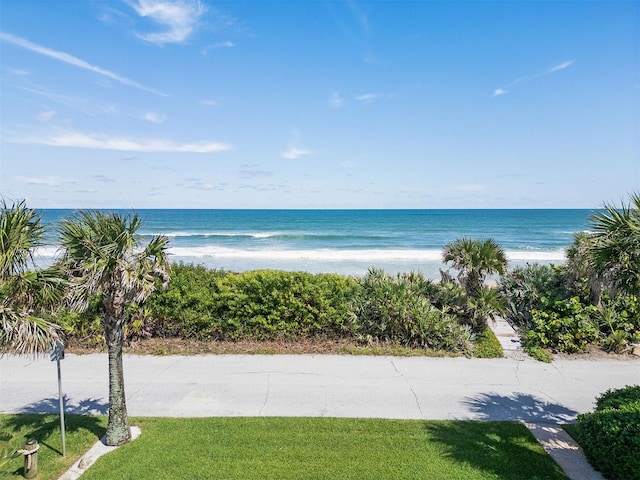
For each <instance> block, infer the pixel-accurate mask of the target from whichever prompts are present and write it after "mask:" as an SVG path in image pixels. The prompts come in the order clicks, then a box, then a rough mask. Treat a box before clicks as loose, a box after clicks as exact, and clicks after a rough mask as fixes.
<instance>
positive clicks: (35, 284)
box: [0, 201, 64, 355]
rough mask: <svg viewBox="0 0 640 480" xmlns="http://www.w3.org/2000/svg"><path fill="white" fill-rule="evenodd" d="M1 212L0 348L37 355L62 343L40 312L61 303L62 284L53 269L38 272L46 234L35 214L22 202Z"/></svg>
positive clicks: (52, 326) (52, 324) (6, 207)
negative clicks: (39, 252) (38, 257)
mask: <svg viewBox="0 0 640 480" xmlns="http://www.w3.org/2000/svg"><path fill="white" fill-rule="evenodd" d="M0 208H1V212H0V348H1V349H2V351H10V352H13V353H18V354H31V355H37V354H40V353H44V352H46V351H48V350H49V348H50V346H51V344H52V343H53V342H54V341H56V340H58V339H59V331H60V329H59V327H58V326H57V325H55V324H54V323H52V322H49V321H47V320H46V319H44V318H43V316H42V314H43V313H45V312H46V311H47V310H49V309H51V308H53V306H54V305H55V304H56V303H57V302H58V301H59V300H60V298H61V296H62V293H63V291H64V280H63V279H62V276H61V275H60V274H59V272H57V271H56V269H55V268H47V269H43V270H38V269H37V268H36V265H35V262H34V258H33V254H34V250H35V249H36V248H37V247H39V246H41V245H42V237H43V234H44V227H43V225H42V222H41V220H40V216H39V215H38V214H37V212H36V211H35V210H32V209H30V208H27V206H26V203H25V202H24V201H20V202H18V203H14V204H12V205H7V203H6V202H5V201H3V202H2V206H1V207H0Z"/></svg>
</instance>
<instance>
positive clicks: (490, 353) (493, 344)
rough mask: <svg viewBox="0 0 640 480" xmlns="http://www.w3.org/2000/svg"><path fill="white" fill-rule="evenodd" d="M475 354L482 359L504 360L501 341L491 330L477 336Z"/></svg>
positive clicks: (488, 329)
mask: <svg viewBox="0 0 640 480" xmlns="http://www.w3.org/2000/svg"><path fill="white" fill-rule="evenodd" d="M474 353H475V356H476V357H480V358H502V357H504V351H503V350H502V345H500V341H499V340H498V339H497V338H496V335H495V333H493V330H491V329H490V328H487V329H486V330H484V331H483V332H480V333H478V334H476V338H475V341H474Z"/></svg>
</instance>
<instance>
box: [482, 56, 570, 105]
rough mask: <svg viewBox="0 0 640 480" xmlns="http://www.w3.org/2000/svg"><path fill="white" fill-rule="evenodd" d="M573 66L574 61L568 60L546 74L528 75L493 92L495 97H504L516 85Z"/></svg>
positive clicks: (548, 70)
mask: <svg viewBox="0 0 640 480" xmlns="http://www.w3.org/2000/svg"><path fill="white" fill-rule="evenodd" d="M571 65H573V60H566V61H564V62H562V63H559V64H558V65H556V66H554V67H551V68H549V69H547V70H545V71H544V72H541V73H535V74H533V75H527V76H524V77H519V78H516V79H515V80H514V81H513V82H511V83H510V84H509V85H507V86H506V87H504V88H496V89H495V90H494V91H493V96H494V97H497V96H499V95H504V94H505V93H508V90H507V88H510V87H515V86H516V85H518V84H520V83H522V82H527V81H529V80H533V79H535V78H540V77H544V76H546V75H550V74H552V73H555V72H558V71H560V70H564V69H565V68H569V67H570V66H571Z"/></svg>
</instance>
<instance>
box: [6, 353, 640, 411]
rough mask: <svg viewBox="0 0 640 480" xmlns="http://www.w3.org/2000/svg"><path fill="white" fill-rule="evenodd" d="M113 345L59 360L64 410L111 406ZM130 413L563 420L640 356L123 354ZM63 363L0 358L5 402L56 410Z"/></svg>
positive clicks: (638, 368) (636, 365) (628, 371)
mask: <svg viewBox="0 0 640 480" xmlns="http://www.w3.org/2000/svg"><path fill="white" fill-rule="evenodd" d="M107 369H108V367H107V357H106V354H93V355H67V356H66V358H65V359H64V360H62V361H61V371H62V387H63V393H64V395H65V399H66V411H67V412H68V413H72V412H75V413H106V412H107V409H108V378H107ZM124 370H125V384H126V396H127V407H128V411H129V414H130V415H132V416H170V417H199V416H327V417H376V418H406V419H478V420H522V421H525V422H537V423H559V422H566V421H571V420H573V419H575V417H576V415H577V414H579V413H583V412H587V411H591V410H592V409H593V406H594V400H595V398H596V397H597V396H598V395H599V394H600V393H602V392H604V391H605V390H607V389H609V388H618V387H623V386H625V385H631V384H640V358H639V359H637V360H624V361H623V360H616V359H612V360H608V359H607V360H555V361H554V362H553V363H551V364H545V363H541V362H537V361H534V360H531V359H529V358H526V359H515V358H502V359H467V358H426V357H409V358H405V357H402V358H399V357H369V356H342V355H200V356H164V357H159V356H133V355H126V356H125V357H124ZM57 411H58V380H57V369H56V363H55V362H51V361H50V360H49V359H48V357H45V358H41V359H37V360H34V359H31V358H25V357H15V356H5V357H3V358H0V412H3V413H18V412H57Z"/></svg>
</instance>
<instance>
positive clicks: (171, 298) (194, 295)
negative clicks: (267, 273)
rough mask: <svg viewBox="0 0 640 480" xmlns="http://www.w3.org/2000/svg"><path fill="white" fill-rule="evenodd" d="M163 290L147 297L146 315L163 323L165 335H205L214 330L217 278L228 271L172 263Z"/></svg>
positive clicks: (202, 337) (200, 336)
mask: <svg viewBox="0 0 640 480" xmlns="http://www.w3.org/2000/svg"><path fill="white" fill-rule="evenodd" d="M169 275H170V276H171V281H170V283H169V288H168V289H167V290H166V291H162V290H156V291H155V292H154V293H152V294H151V296H150V297H149V298H148V299H147V302H146V308H147V309H148V312H149V316H151V317H153V318H155V319H158V320H159V321H160V322H161V323H162V324H163V325H164V333H165V334H166V335H168V336H179V337H183V338H193V339H206V338H210V337H211V336H212V335H214V334H215V328H214V327H215V321H216V315H215V312H216V309H217V306H216V301H215V294H216V291H217V282H218V281H219V280H220V279H221V278H224V277H225V276H227V275H231V274H228V273H226V272H224V271H220V270H215V269H208V268H206V267H204V266H201V265H189V264H184V263H182V262H181V263H174V264H172V265H171V268H170V270H169Z"/></svg>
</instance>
